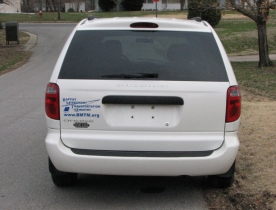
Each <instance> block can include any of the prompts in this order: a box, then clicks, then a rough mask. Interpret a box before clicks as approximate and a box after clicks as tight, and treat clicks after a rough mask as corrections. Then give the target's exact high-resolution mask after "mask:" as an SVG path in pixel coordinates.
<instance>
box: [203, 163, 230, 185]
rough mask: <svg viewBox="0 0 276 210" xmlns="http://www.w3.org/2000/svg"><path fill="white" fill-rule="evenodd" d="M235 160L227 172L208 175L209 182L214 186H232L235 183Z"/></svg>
mask: <svg viewBox="0 0 276 210" xmlns="http://www.w3.org/2000/svg"><path fill="white" fill-rule="evenodd" d="M234 173H235V162H234V163H233V165H232V166H231V168H230V169H229V170H228V171H227V172H226V173H225V174H220V175H215V176H209V177H208V183H209V185H210V186H211V187H214V188H227V187H231V186H232V184H233V183H234Z"/></svg>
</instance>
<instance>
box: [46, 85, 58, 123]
mask: <svg viewBox="0 0 276 210" xmlns="http://www.w3.org/2000/svg"><path fill="white" fill-rule="evenodd" d="M45 112H46V115H47V116H48V117H49V118H51V119H54V120H59V119H60V117H59V87H58V85H57V84H54V83H49V84H48V85H47V88H46V95H45Z"/></svg>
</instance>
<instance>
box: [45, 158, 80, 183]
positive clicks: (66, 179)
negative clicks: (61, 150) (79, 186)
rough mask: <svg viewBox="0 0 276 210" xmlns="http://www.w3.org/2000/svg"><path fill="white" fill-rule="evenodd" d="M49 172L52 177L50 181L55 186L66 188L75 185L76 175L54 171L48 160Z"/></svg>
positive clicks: (54, 168)
mask: <svg viewBox="0 0 276 210" xmlns="http://www.w3.org/2000/svg"><path fill="white" fill-rule="evenodd" d="M49 171H50V173H51V176H52V181H53V183H54V184H55V185H56V186H59V187H66V186H72V185H74V184H76V182H77V179H78V174H77V173H69V172H63V171H59V170H58V169H56V167H55V166H54V164H53V163H52V161H51V160H50V158H49Z"/></svg>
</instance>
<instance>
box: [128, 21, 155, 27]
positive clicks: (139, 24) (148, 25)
mask: <svg viewBox="0 0 276 210" xmlns="http://www.w3.org/2000/svg"><path fill="white" fill-rule="evenodd" d="M130 27H131V28H158V25H157V24H156V23H147V22H138V23H132V24H130Z"/></svg>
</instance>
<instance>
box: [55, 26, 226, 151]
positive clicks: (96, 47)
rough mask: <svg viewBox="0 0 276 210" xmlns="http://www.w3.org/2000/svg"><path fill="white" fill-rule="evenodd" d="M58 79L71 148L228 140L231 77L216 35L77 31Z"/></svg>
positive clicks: (169, 147)
mask: <svg viewBox="0 0 276 210" xmlns="http://www.w3.org/2000/svg"><path fill="white" fill-rule="evenodd" d="M57 84H58V86H59V88H60V112H61V114H60V123H61V139H62V141H63V143H64V144H65V145H67V146H68V147H71V148H77V149H91V150H123V151H209V150H215V149H217V148H219V147H220V146H221V144H222V143H223V140H224V127H225V112H226V93H227V89H228V88H229V81H228V77H227V73H226V69H225V66H224V64H223V61H222V57H221V54H220V51H219V49H218V46H217V44H216V41H215V39H214V36H213V34H212V33H207V32H187V31H186V32H185V31H141V30H131V31H129V30H111V31H110V30H84V31H77V32H76V34H75V35H74V37H73V40H72V42H71V44H70V46H69V49H68V51H67V54H66V55H65V58H64V61H63V64H62V67H61V71H60V74H59V79H58V81H57Z"/></svg>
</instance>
